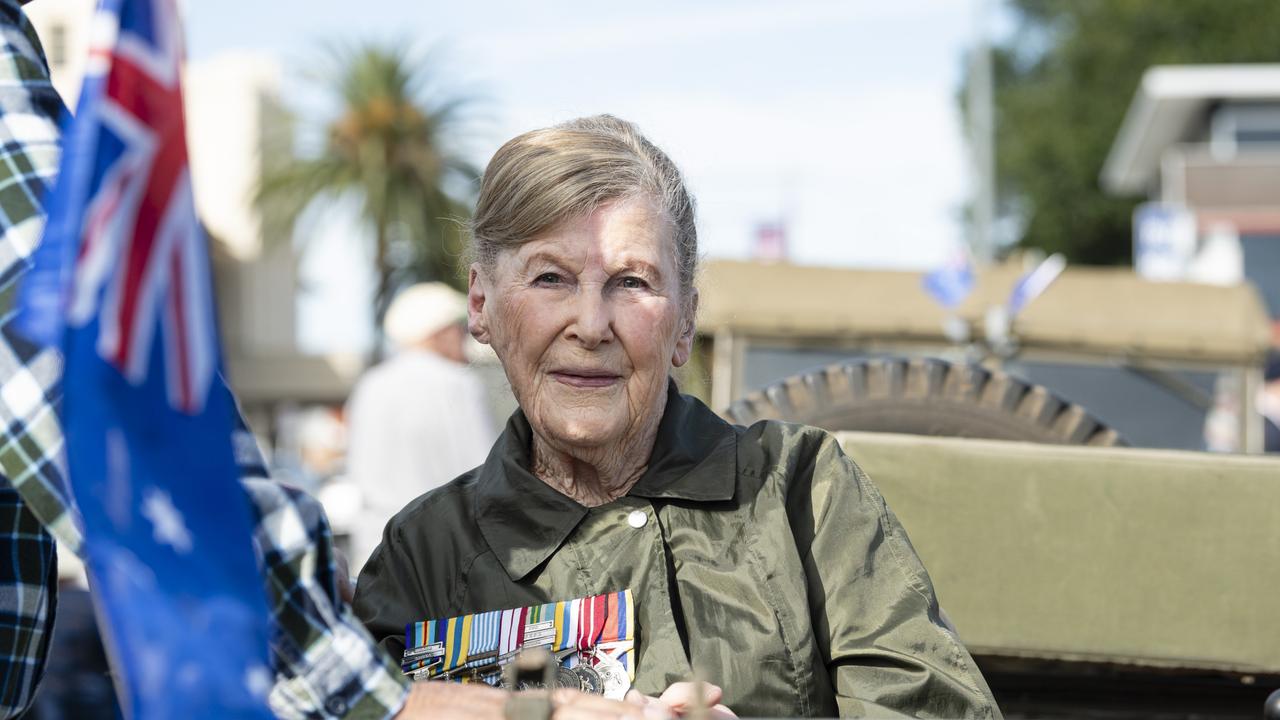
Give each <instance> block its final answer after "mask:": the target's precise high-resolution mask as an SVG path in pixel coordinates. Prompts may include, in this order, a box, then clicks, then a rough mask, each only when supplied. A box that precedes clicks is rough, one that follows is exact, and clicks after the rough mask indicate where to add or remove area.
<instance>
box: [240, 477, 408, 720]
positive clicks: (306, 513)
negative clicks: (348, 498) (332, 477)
mask: <svg viewBox="0 0 1280 720" xmlns="http://www.w3.org/2000/svg"><path fill="white" fill-rule="evenodd" d="M243 484H244V487H245V490H246V492H247V493H248V495H249V498H250V500H251V504H252V506H253V510H254V513H255V515H256V520H257V524H256V527H257V529H256V531H255V537H254V542H255V543H256V544H257V545H258V548H259V550H260V553H261V557H262V559H263V563H264V566H265V567H264V572H265V574H266V582H267V600H268V603H269V605H270V606H271V612H272V615H273V616H274V619H275V622H274V623H273V628H272V643H271V652H272V656H273V657H272V664H273V665H274V666H275V668H276V673H277V676H276V684H275V687H274V688H273V690H272V692H271V697H270V703H271V709H272V711H273V712H275V713H276V716H277V717H281V718H306V719H307V720H312V719H317V718H325V719H328V718H352V719H359V720H366V719H368V720H374V719H378V720H381V719H382V718H387V717H391V716H392V715H394V714H395V713H396V712H398V711H399V709H400V708H401V706H403V704H404V699H405V696H406V695H407V693H408V685H407V683H406V681H405V679H404V678H403V676H402V675H401V673H400V670H399V668H397V667H396V666H395V664H394V663H393V662H392V661H391V659H390V658H388V657H387V656H386V654H385V653H383V652H382V650H381V649H380V648H379V647H378V646H377V645H376V644H375V643H374V642H373V638H371V637H370V636H369V634H368V632H366V631H365V629H364V627H363V626H362V625H361V624H360V621H359V620H357V619H356V618H355V616H354V615H353V614H352V612H351V608H350V606H349V605H347V604H346V602H344V601H343V600H342V599H341V598H340V597H339V596H338V592H337V583H336V582H335V580H336V569H335V563H334V555H333V536H332V533H331V531H330V529H329V524H328V521H327V520H326V519H325V515H324V511H323V510H322V509H321V507H320V504H319V503H318V502H317V501H316V500H315V499H314V498H312V497H311V496H309V495H307V494H306V493H304V492H302V491H301V490H297V489H295V488H291V487H288V486H285V485H281V484H280V483H277V482H274V481H271V480H267V479H265V478H248V477H247V478H245V479H244V480H243Z"/></svg>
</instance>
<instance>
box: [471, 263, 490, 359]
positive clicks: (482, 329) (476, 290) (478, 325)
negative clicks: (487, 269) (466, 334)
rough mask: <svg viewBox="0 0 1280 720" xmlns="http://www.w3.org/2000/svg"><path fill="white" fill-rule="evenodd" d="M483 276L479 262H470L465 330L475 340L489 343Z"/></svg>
mask: <svg viewBox="0 0 1280 720" xmlns="http://www.w3.org/2000/svg"><path fill="white" fill-rule="evenodd" d="M484 303H485V277H484V271H483V270H481V268H480V263H472V264H471V272H470V273H469V274H468V275H467V330H469V331H470V332H471V337H473V338H475V339H476V342H478V343H483V344H485V345H488V344H489V321H488V318H486V317H485V314H484Z"/></svg>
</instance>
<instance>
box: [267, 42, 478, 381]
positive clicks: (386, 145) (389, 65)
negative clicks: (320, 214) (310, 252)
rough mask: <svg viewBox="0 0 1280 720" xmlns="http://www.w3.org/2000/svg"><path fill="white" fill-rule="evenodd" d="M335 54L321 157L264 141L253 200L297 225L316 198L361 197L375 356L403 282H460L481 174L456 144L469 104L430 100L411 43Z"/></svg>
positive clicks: (325, 77) (275, 219)
mask: <svg viewBox="0 0 1280 720" xmlns="http://www.w3.org/2000/svg"><path fill="white" fill-rule="evenodd" d="M328 55H329V57H328V63H326V65H327V67H326V68H325V72H323V74H322V75H321V76H320V77H321V79H322V83H323V85H324V86H325V89H326V90H327V91H328V92H329V94H331V95H332V96H333V98H334V99H335V100H337V101H338V103H337V104H338V107H339V110H338V113H337V115H336V117H332V118H330V119H328V121H327V122H325V123H324V127H323V130H324V138H325V141H324V147H323V149H322V150H321V152H320V153H319V154H318V155H315V156H299V155H297V154H296V153H295V152H294V150H293V148H287V149H285V148H271V147H268V148H266V151H265V152H264V163H263V164H264V169H263V177H262V179H261V182H260V184H259V187H258V192H257V198H256V200H257V203H258V206H259V207H260V208H261V210H262V212H263V215H264V216H266V217H268V218H270V219H271V220H272V222H271V225H272V226H274V227H292V224H293V220H294V219H296V218H297V216H298V215H299V214H300V213H301V212H302V211H303V210H304V209H305V208H306V207H307V206H309V205H310V204H311V203H313V202H314V201H316V200H317V199H318V198H321V197H325V198H333V197H337V196H345V195H351V196H354V197H356V198H358V200H359V201H360V204H361V209H362V215H363V218H364V220H365V221H366V222H367V223H368V225H369V226H370V228H371V229H372V231H373V242H374V248H373V249H374V258H375V270H376V273H377V291H376V294H375V297H374V307H373V321H374V328H375V335H376V337H377V342H376V343H375V347H374V352H373V357H374V359H375V360H376V359H377V358H378V357H379V356H380V353H381V349H382V342H381V340H382V334H381V319H382V316H383V314H384V313H385V312H386V308H387V305H388V303H389V302H390V300H391V296H392V294H393V293H394V292H395V291H396V290H397V289H398V287H399V285H400V284H401V283H404V282H412V281H417V280H440V281H443V282H448V283H451V284H453V285H455V286H459V285H461V283H462V282H463V277H462V273H461V268H460V267H459V265H460V258H461V251H462V243H463V231H462V221H464V220H465V219H466V218H467V217H468V216H469V214H470V210H469V208H470V200H471V198H470V195H471V193H472V192H473V188H474V185H475V181H476V178H477V177H478V176H479V172H478V171H477V170H476V169H475V168H474V167H473V166H472V165H471V164H469V163H468V162H467V161H466V160H464V159H463V158H462V157H461V156H460V155H459V153H458V148H457V145H456V142H457V140H458V137H457V135H458V131H459V129H460V127H459V126H460V124H461V122H462V121H463V120H464V119H465V114H464V113H465V111H466V110H467V109H468V107H469V106H470V104H471V101H470V99H468V98H464V97H449V98H444V99H439V98H436V99H429V98H426V97H424V96H425V95H426V94H427V93H426V92H425V90H426V88H427V84H428V80H429V76H428V73H427V70H426V68H427V65H426V63H425V62H422V61H418V60H416V59H414V58H413V57H412V56H411V54H410V53H409V52H408V51H407V50H406V48H405V47H404V46H400V45H396V46H384V45H377V44H371V43H368V44H362V45H356V46H345V47H336V48H333V49H331V50H330V51H329V53H328ZM282 221H283V223H284V224H283V225H282V224H281V223H282ZM406 248H407V249H409V250H411V252H410V253H405V252H404V250H405V249H406ZM406 254H409V255H412V258H411V259H406V258H404V257H402V256H404V255H406Z"/></svg>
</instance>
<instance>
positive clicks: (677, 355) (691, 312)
mask: <svg viewBox="0 0 1280 720" xmlns="http://www.w3.org/2000/svg"><path fill="white" fill-rule="evenodd" d="M692 292H693V295H692V296H691V297H690V298H689V304H688V305H687V306H686V307H685V311H684V312H683V313H681V315H682V316H683V317H682V318H681V320H680V335H679V337H677V338H676V349H675V352H674V353H672V354H671V365H672V366H673V367H680V366H682V365H684V364H685V363H687V362H689V356H690V355H692V354H693V336H694V331H695V330H696V329H697V325H696V324H695V322H694V319H695V318H696V317H698V290H697V288H695V289H694V290H693V291H692Z"/></svg>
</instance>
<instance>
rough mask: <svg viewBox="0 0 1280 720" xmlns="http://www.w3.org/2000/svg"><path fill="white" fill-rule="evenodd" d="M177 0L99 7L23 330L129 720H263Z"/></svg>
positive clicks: (261, 606) (261, 674)
mask: <svg viewBox="0 0 1280 720" xmlns="http://www.w3.org/2000/svg"><path fill="white" fill-rule="evenodd" d="M174 2H175V0H100V5H99V7H98V10H97V12H96V14H95V17H94V21H93V29H92V38H93V39H92V50H91V53H90V57H89V63H88V73H87V75H86V77H85V81H84V85H83V88H82V90H81V95H80V104H79V107H78V109H77V112H76V116H75V119H74V120H71V121H70V122H69V124H67V125H66V126H65V132H64V151H63V157H62V162H61V166H60V169H59V176H58V179H57V182H56V184H55V186H54V192H53V195H52V197H51V198H50V200H49V204H48V207H49V222H48V226H47V227H46V229H45V235H44V237H43V239H42V240H41V244H40V246H39V247H38V248H37V249H36V252H35V254H34V262H35V264H34V267H32V269H31V271H30V273H29V274H28V276H27V281H26V283H25V284H24V287H23V288H22V294H21V297H20V305H21V309H20V313H21V314H20V328H21V329H22V330H23V331H24V332H25V333H26V334H27V335H29V336H31V338H32V339H34V340H36V341H37V342H43V343H45V344H52V343H55V342H56V343H59V344H60V346H61V348H62V351H63V354H64V356H65V363H64V365H63V375H62V393H63V397H62V404H61V412H60V416H59V419H60V421H61V424H62V429H63V435H64V437H65V441H66V450H67V452H66V459H67V468H68V477H69V480H70V486H71V494H72V495H73V496H74V499H75V504H76V505H77V506H78V508H79V511H80V512H79V519H80V522H81V523H82V524H83V526H84V538H85V542H84V549H85V552H86V554H87V560H88V563H87V565H88V569H89V572H90V574H91V576H92V577H93V579H94V591H95V592H94V600H95V602H96V603H97V604H98V609H99V616H100V617H102V618H104V620H105V622H103V623H102V625H103V627H104V635H105V640H106V646H107V650H108V654H109V656H110V659H111V663H112V667H113V670H114V671H115V673H116V674H117V675H118V676H119V677H120V678H122V683H121V684H120V685H121V687H122V689H123V690H124V691H125V692H124V693H123V695H124V697H123V698H122V700H123V702H124V705H125V707H126V710H127V714H128V716H129V717H131V718H137V719H140V720H149V719H151V718H157V719H158V718H175V717H181V718H253V719H255V720H256V719H258V718H268V717H270V713H269V711H268V709H267V706H266V696H267V693H268V692H269V690H270V688H271V686H272V683H273V679H274V678H273V675H272V673H271V671H270V669H269V663H268V659H269V658H268V641H269V635H270V628H269V624H268V617H269V616H268V613H267V606H266V598H265V594H264V585H263V578H262V576H261V574H260V573H259V570H258V564H257V561H256V558H255V556H254V551H253V547H252V544H251V537H252V525H251V521H250V510H249V504H248V500H247V498H246V497H245V495H244V491H243V489H242V488H241V485H240V482H239V480H240V478H239V471H238V467H237V465H236V460H235V453H234V450H233V448H232V440H231V436H232V431H233V427H234V423H235V417H236V415H235V412H236V411H235V405H234V400H233V398H232V396H231V393H230V391H229V390H228V389H227V387H226V384H225V382H224V381H223V380H222V378H221V375H220V371H221V356H220V352H219V349H218V338H217V330H216V322H215V317H214V298H213V290H212V282H211V279H210V266H209V257H208V249H207V247H206V240H205V237H204V233H203V232H202V230H201V227H200V224H199V222H198V221H197V219H196V210H195V204H194V201H193V196H192V190H191V173H190V169H189V167H188V163H187V147H186V128H185V124H184V121H183V104H182V90H181V87H180V83H179V79H180V67H181V59H182V35H181V30H180V26H179V23H178V17H177V11H176V8H175V6H174Z"/></svg>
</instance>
